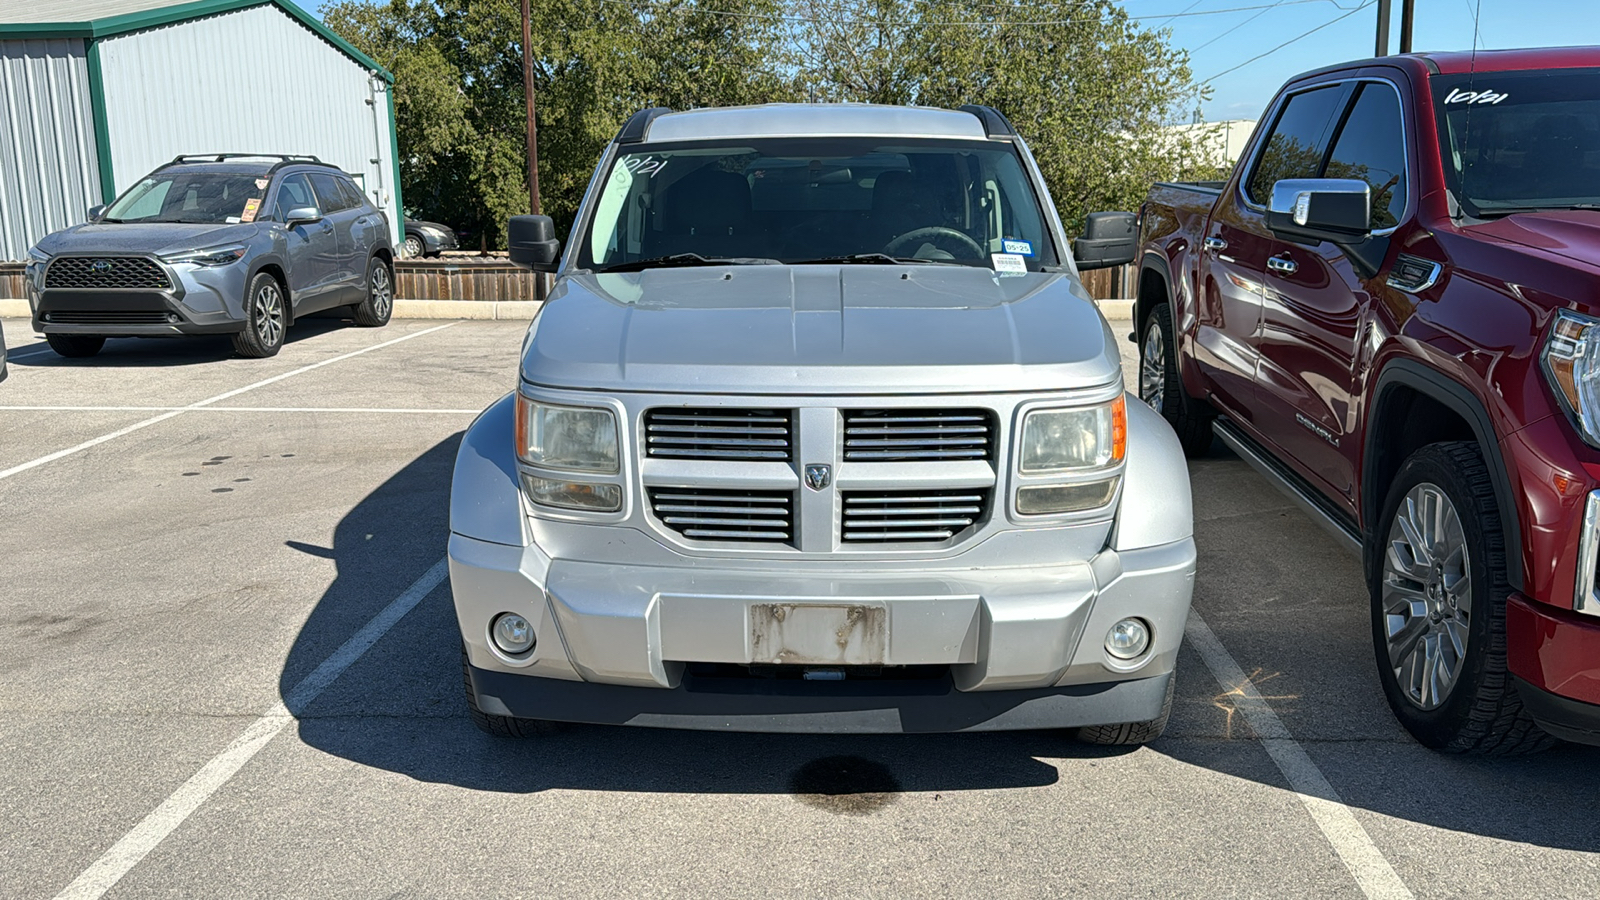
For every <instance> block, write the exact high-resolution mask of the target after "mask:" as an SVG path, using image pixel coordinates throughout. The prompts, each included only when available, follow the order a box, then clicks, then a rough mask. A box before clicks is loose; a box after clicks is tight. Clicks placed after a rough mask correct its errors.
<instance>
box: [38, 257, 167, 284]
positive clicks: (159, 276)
mask: <svg viewBox="0 0 1600 900" xmlns="http://www.w3.org/2000/svg"><path fill="white" fill-rule="evenodd" d="M44 287H45V290H47V291H48V290H55V289H58V288H66V289H68V290H73V289H79V290H116V291H126V290H134V291H141V290H142V291H150V290H155V291H165V290H171V288H172V282H171V281H170V280H168V278H167V273H166V270H164V269H162V268H161V267H160V266H158V265H156V263H155V260H152V259H147V258H145V257H143V256H92V257H91V256H63V257H59V258H57V259H55V260H52V261H51V263H50V268H49V269H47V270H46V271H45V275H44Z"/></svg>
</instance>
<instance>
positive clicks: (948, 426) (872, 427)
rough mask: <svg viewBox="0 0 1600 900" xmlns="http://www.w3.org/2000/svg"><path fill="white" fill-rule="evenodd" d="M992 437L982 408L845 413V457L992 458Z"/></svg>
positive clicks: (887, 459)
mask: <svg viewBox="0 0 1600 900" xmlns="http://www.w3.org/2000/svg"><path fill="white" fill-rule="evenodd" d="M994 437H995V426H994V414H993V413H991V412H989V411H988V410H983V409H848V410H845V411H844V458H845V459H846V460H847V461H856V462H906V461H915V460H946V459H950V460H959V459H992V458H993V457H994V443H995V441H994Z"/></svg>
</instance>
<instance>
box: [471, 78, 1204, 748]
mask: <svg viewBox="0 0 1600 900" xmlns="http://www.w3.org/2000/svg"><path fill="white" fill-rule="evenodd" d="M590 185H591V186H590V188H589V191H588V195H587V196H586V197H585V198H584V201H583V204H582V206H581V208H580V210H579V213H578V217H577V222H576V225H575V227H574V229H573V232H572V236H573V240H572V241H571V243H570V244H569V246H568V247H567V248H566V252H565V255H564V256H561V255H560V254H559V252H558V250H559V248H558V243H557V241H556V240H555V239H554V236H553V234H552V228H551V222H550V220H549V219H548V218H544V217H541V216H527V217H516V218H513V219H512V221H511V229H510V234H511V252H512V259H513V260H514V261H516V262H518V263H519V264H521V265H525V266H528V267H530V268H534V269H538V270H543V271H553V272H555V273H556V274H557V279H556V283H555V287H554V290H553V292H552V294H551V299H550V301H549V302H548V303H547V304H546V305H545V306H544V307H543V309H541V310H540V312H539V315H538V318H536V319H535V320H534V322H533V324H532V326H531V327H530V329H529V332H528V337H527V340H526V342H525V343H524V346H523V352H522V359H521V365H520V371H519V377H518V379H517V382H516V385H515V389H514V390H513V391H512V392H511V393H510V394H508V395H507V396H506V397H504V398H503V399H502V400H500V401H499V402H498V403H495V404H494V405H493V406H491V407H489V409H488V410H487V411H485V412H484V413H483V415H482V416H480V417H479V419H478V420H477V422H476V423H475V424H474V425H473V426H472V427H471V428H470V430H468V432H467V433H466V436H465V438H464V440H463V442H462V445H461V449H460V452H459V455H458V457H457V460H456V468H455V476H454V483H453V486H452V490H451V497H450V532H451V534H450V541H449V559H450V583H451V588H452V591H453V594H454V597H455V608H456V616H457V619H458V621H459V623H460V628H461V640H462V642H463V645H464V654H463V656H464V658H463V666H464V668H465V676H466V677H465V681H466V690H467V699H468V701H469V703H470V704H471V709H472V713H473V718H474V719H475V720H476V722H477V723H478V724H479V726H480V727H482V728H484V729H486V730H488V731H491V732H495V733H501V734H521V733H525V732H527V731H530V730H533V729H534V728H535V726H536V725H537V724H538V723H539V722H540V721H542V720H544V721H547V720H566V721H580V722H604V723H617V724H632V725H650V726H663V727H674V728H707V729H722V730H748V731H859V732H878V731H964V730H978V729H1011V728H1074V729H1077V734H1078V735H1079V736H1080V737H1081V738H1083V739H1086V740H1090V741H1095V742H1101V743H1125V744H1126V743H1141V742H1144V741H1149V740H1151V739H1153V738H1155V737H1156V736H1157V735H1159V734H1160V733H1161V731H1162V729H1163V727H1165V724H1166V721H1167V714H1168V710H1169V708H1170V705H1171V699H1172V678H1173V667H1174V666H1175V664H1176V662H1177V659H1178V646H1179V643H1180V642H1181V640H1182V639H1183V629H1184V621H1185V619H1186V617H1187V615H1188V612H1189V598H1190V592H1191V589H1192V587H1193V582H1194V570H1195V544H1194V540H1193V537H1192V532H1193V523H1192V516H1191V510H1190V499H1189V480H1188V472H1187V469H1186V468H1185V464H1184V458H1183V451H1182V449H1181V448H1180V447H1179V445H1178V439H1177V437H1176V436H1175V435H1174V434H1173V432H1172V429H1171V428H1170V427H1169V426H1168V425H1167V423H1166V421H1165V420H1164V419H1162V418H1161V416H1160V415H1158V414H1156V413H1155V412H1154V411H1152V410H1151V409H1150V407H1148V406H1146V405H1144V404H1143V403H1141V402H1140V401H1139V400H1138V399H1136V398H1133V397H1131V396H1130V395H1128V394H1127V393H1126V392H1125V391H1124V386H1123V380H1122V368H1121V365H1120V361H1119V356H1118V352H1117V344H1116V342H1115V339H1114V337H1113V335H1112V332H1111V329H1110V327H1109V326H1108V324H1107V323H1106V321H1105V319H1103V318H1102V317H1101V316H1100V313H1099V310H1098V309H1097V308H1096V307H1095V304H1094V302H1093V301H1092V300H1090V298H1089V296H1088V294H1086V293H1085V292H1084V288H1083V285H1082V283H1081V282H1080V281H1079V279H1078V269H1079V268H1080V267H1085V268H1086V267H1093V266H1100V265H1109V264H1113V263H1118V262H1126V261H1128V260H1130V259H1131V258H1132V253H1133V240H1134V229H1133V222H1132V220H1133V216H1132V214H1129V213H1110V214H1103V215H1099V216H1096V217H1094V218H1093V219H1092V220H1091V222H1090V227H1089V230H1088V233H1087V234H1086V236H1085V237H1084V238H1082V239H1080V240H1078V241H1077V242H1076V251H1077V252H1076V256H1077V260H1078V261H1077V263H1076V264H1074V261H1073V256H1072V255H1071V254H1069V251H1068V241H1067V238H1066V236H1065V234H1064V233H1063V231H1062V227H1061V223H1060V220H1059V219H1058V217H1057V215H1056V212H1055V208H1054V206H1053V204H1052V203H1051V200H1050V197H1049V195H1048V194H1047V192H1046V190H1045V185H1044V182H1043V181H1042V179H1041V178H1040V175H1039V170H1038V168H1037V166H1036V165H1035V164H1034V160H1033V157H1032V155H1031V154H1030V153H1029V151H1028V148H1027V145H1026V144H1024V143H1023V141H1022V139H1021V138H1020V137H1019V136H1018V135H1017V134H1016V133H1015V131H1014V130H1013V129H1012V126H1011V124H1010V123H1009V122H1008V121H1006V119H1005V118H1004V117H1003V116H1001V115H999V114H998V113H997V112H995V111H994V110H992V109H989V108H986V107H964V108H963V109H961V110H942V109H906V108H897V107H875V106H858V105H838V106H830V105H803V106H762V107H751V108H741V109H702V110H695V111H692V112H681V113H673V112H669V111H666V110H649V111H646V112H643V113H640V114H638V115H636V116H635V117H634V118H633V119H632V120H630V121H629V122H628V124H627V125H626V126H625V127H624V128H623V129H622V131H621V133H620V134H619V135H618V136H617V138H616V140H615V141H614V142H613V143H612V144H611V145H610V146H609V147H607V149H606V151H605V154H604V155H603V156H602V158H601V160H600V166H599V170H598V171H597V172H596V174H595V177H594V179H593V180H592V181H591V182H590Z"/></svg>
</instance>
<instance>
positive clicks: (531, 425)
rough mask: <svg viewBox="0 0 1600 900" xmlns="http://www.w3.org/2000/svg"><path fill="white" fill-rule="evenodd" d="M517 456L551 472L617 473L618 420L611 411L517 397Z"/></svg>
mask: <svg viewBox="0 0 1600 900" xmlns="http://www.w3.org/2000/svg"><path fill="white" fill-rule="evenodd" d="M517 455H518V456H519V457H521V458H522V461H523V462H526V463H528V464H529V465H533V466H540V467H542V468H547V469H570V470H574V471H578V472H598V473H603V474H608V475H614V474H616V472H617V417H616V416H614V415H612V413H611V410H609V409H583V408H575V407H570V406H550V405H547V404H544V403H539V402H537V401H534V400H529V399H528V398H527V397H523V396H520V395H519V396H518V397H517Z"/></svg>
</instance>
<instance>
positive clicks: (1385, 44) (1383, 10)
mask: <svg viewBox="0 0 1600 900" xmlns="http://www.w3.org/2000/svg"><path fill="white" fill-rule="evenodd" d="M523 3H527V0H523ZM1390 12H1391V6H1390V0H1378V50H1377V52H1376V53H1374V54H1372V55H1373V56H1388V55H1389V20H1390V19H1392V18H1393V16H1391V15H1390Z"/></svg>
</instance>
